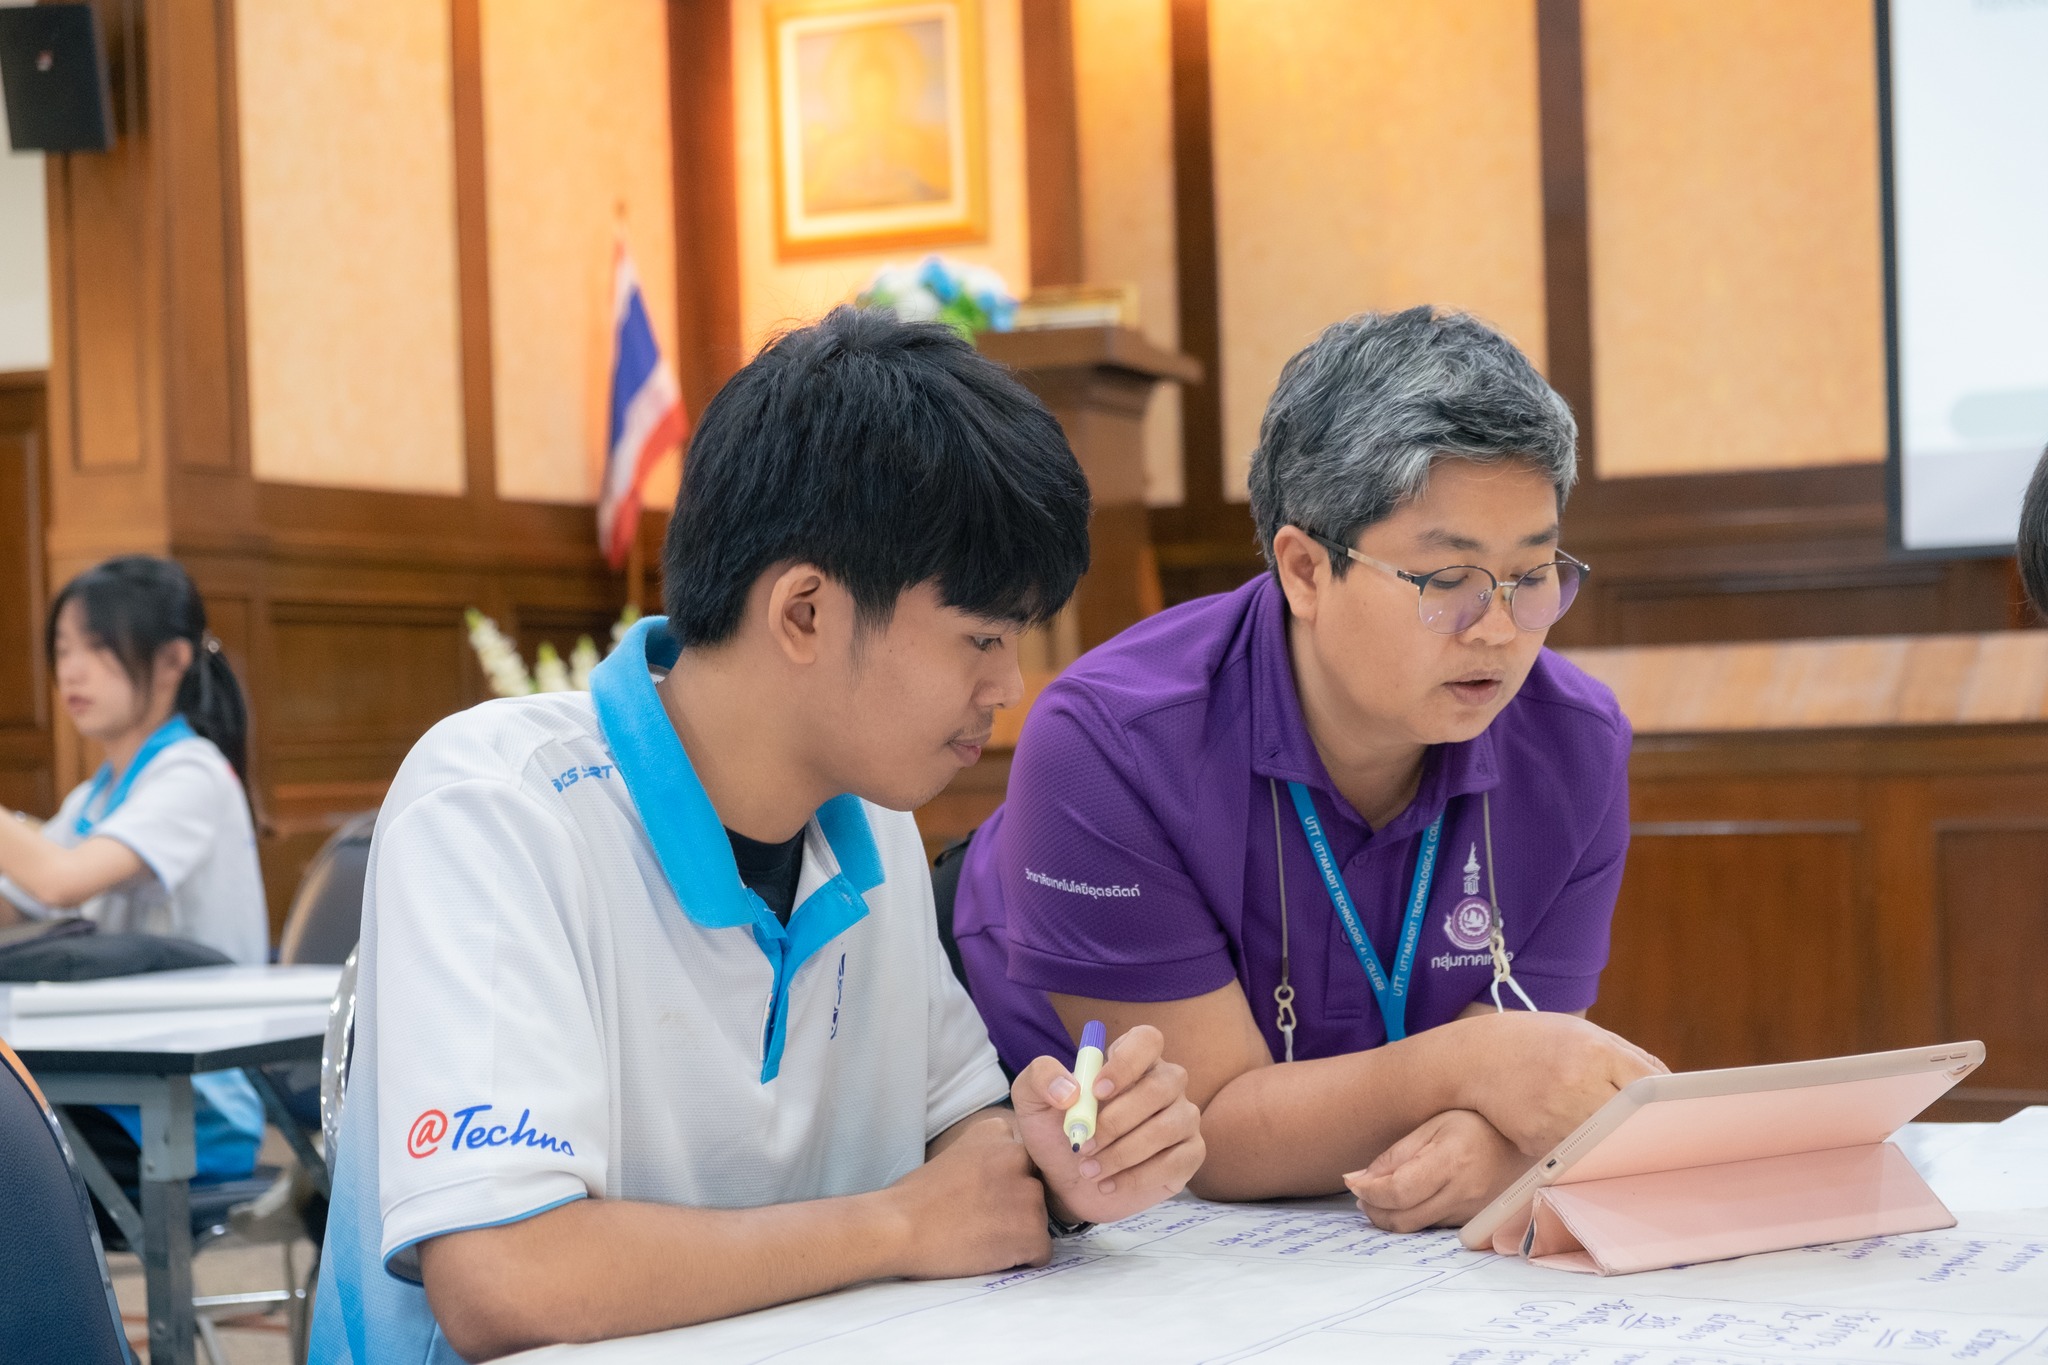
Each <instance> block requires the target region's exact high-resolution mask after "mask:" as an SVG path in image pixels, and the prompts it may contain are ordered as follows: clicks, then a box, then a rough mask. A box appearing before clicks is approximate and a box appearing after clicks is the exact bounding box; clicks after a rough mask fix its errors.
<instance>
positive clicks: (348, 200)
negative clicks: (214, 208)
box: [234, 0, 466, 493]
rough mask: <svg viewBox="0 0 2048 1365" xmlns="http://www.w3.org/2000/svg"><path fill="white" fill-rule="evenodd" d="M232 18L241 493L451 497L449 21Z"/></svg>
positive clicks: (455, 466) (403, 9) (455, 425)
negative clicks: (302, 488)
mask: <svg viewBox="0 0 2048 1365" xmlns="http://www.w3.org/2000/svg"><path fill="white" fill-rule="evenodd" d="M234 13H235V57H236V70H237V76H238V79H239V92H238V101H239V109H238V113H239V124H240V134H241V166H240V177H241V191H242V223H241V226H242V258H243V271H244V281H245V286H246V308H247V329H248V366H249V428H250V432H249V437H250V458H251V463H252V465H253V467H254V469H255V473H256V477H258V478H259V479H271V480H277V481H281V482H288V483H311V484H327V485H336V486H344V487H353V488H377V489H391V490H399V491H404V492H410V493H460V492H461V491H462V489H463V486H464V483H465V481H466V480H465V476H464V472H463V447H462V440H463V436H462V385H461V374H460V339H459V329H458V322H457V313H456V307H457V305H456V287H455V160H454V159H455V150H454V143H455V136H454V114H453V104H452V95H451V76H450V67H449V61H450V54H449V43H450V31H449V14H448V6H447V4H446V3H445V0H444V2H443V3H438V4H436V3H426V2H425V0H242V2H241V3H238V4H237V5H235V7H234Z"/></svg>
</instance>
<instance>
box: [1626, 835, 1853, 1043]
mask: <svg viewBox="0 0 2048 1365" xmlns="http://www.w3.org/2000/svg"><path fill="white" fill-rule="evenodd" d="M1859 833H1860V830H1859V829H1858V828H1857V827H1856V826H1854V825H1838V826H1834V827H1827V828H1821V829H1815V828H1813V827H1812V826H1810V825H1803V824H1800V823H1796V822H1771V821H1759V820H1736V821H1718V822H1697V823H1665V824H1646V825H1639V826H1638V827H1637V830H1636V833H1635V837H1634V840H1633V842H1632V843H1631V844H1630V847H1629V860H1628V872H1627V874H1626V876H1625V878H1624V880H1623V883H1622V891H1621V899H1620V902H1619V904H1618V905H1617V907H1616V910H1615V919H1614V941H1613V954H1612V956H1611V958H1610V959H1609V962H1608V968H1607V972H1606V974H1605V975H1604V976H1603V977H1602V978H1601V990H1600V1003H1599V1005H1598V1007H1597V1008H1596V1009H1595V1010H1594V1017H1595V1019H1597V1021H1598V1022H1599V1023H1601V1024H1603V1025H1605V1026H1606V1027H1608V1028H1611V1029H1614V1030H1615V1031H1616V1032H1618V1033H1621V1034H1623V1035H1624V1036H1626V1037H1629V1038H1632V1039H1634V1040H1635V1041H1636V1042H1638V1043H1640V1044H1642V1045H1643V1046H1644V1047H1646V1048H1648V1049H1649V1050H1650V1051H1651V1052H1654V1053H1656V1054H1657V1055H1658V1056H1659V1057H1661V1058H1663V1059H1664V1061H1665V1062H1666V1064H1668V1065H1669V1066H1671V1067H1672V1068H1673V1069H1674V1070H1681V1069H1683V1070H1691V1069H1695V1068H1699V1067H1704V1066H1746V1065H1752V1064H1755V1063H1760V1062H1784V1061H1794V1060H1797V1059H1799V1058H1801V1057H1825V1056H1832V1055H1838V1054H1841V1053H1845V1052H1853V1051H1855V1050H1856V1047H1857V1043H1858V1041H1859V1039H1860V1037H1861V1034H1862V1029H1861V1027H1860V1014H1861V998H1862V984H1863V982H1865V981H1866V980H1868V979H1869V974H1868V973H1867V972H1866V971H1865V970H1864V963H1863V959H1864V957H1865V956H1866V955H1867V954H1866V952H1865V949H1864V937H1865V936H1864V935H1863V933H1862V932H1861V930H1862V925H1863V919H1864V915H1863V907H1862V905H1861V904H1860V901H1861V897H1860V896H1859V894H1858V889H1859V888H1858V883H1859V871H1858V867H1857V837H1858V834H1859Z"/></svg>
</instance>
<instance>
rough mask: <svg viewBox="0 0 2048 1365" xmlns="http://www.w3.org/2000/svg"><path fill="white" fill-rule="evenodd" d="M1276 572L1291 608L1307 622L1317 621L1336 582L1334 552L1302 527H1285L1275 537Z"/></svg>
mask: <svg viewBox="0 0 2048 1365" xmlns="http://www.w3.org/2000/svg"><path fill="white" fill-rule="evenodd" d="M1273 569H1274V572H1275V573H1277V574H1278V575H1279V578H1280V591H1281V592H1283V593H1285V594H1287V607H1288V610H1290V611H1292V612H1293V613H1294V614H1295V615H1296V616H1298V617H1300V618H1301V619H1302V620H1304V621H1313V620H1315V619H1316V610H1317V608H1318V607H1319V606H1320V605H1321V603H1322V599H1323V595H1324V594H1325V593H1327V592H1329V590H1330V585H1331V584H1332V583H1333V582H1334V581H1335V580H1334V579H1332V577H1331V576H1330V552H1329V551H1328V550H1325V549H1324V548H1323V547H1322V546H1321V545H1319V544H1317V543H1316V541H1315V538H1314V537H1312V536H1310V535H1309V533H1308V532H1306V531H1304V530H1302V529H1301V528H1300V527H1299V526H1283V527H1281V528H1280V529H1279V531H1278V532H1277V533H1275V535H1274V536H1273Z"/></svg>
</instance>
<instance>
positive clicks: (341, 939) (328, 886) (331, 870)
mask: <svg viewBox="0 0 2048 1365" xmlns="http://www.w3.org/2000/svg"><path fill="white" fill-rule="evenodd" d="M376 827H377V812H375V811H373V810H368V811H363V812H362V813H361V814H358V815H351V816H350V817H349V818H348V820H347V821H346V822H345V823H343V825H342V826H341V828H340V829H337V830H336V831H334V833H333V834H332V835H330V836H329V837H328V840H327V842H326V843H324V844H322V845H320V851H319V852H318V853H315V854H314V855H313V861H311V862H310V863H307V864H306V870H305V871H304V872H303V873H301V874H300V876H299V889H298V890H297V891H296V892H295V893H293V895H292V908H291V910H290V911H289V912H288V913H287V914H286V915H285V917H284V932H283V933H282V934H281V935H279V936H278V941H277V960H278V961H279V962H283V963H287V964H298V963H306V962H318V963H324V964H327V965H329V966H340V965H341V963H342V962H344V961H345V960H347V958H348V955H349V952H350V950H351V949H353V948H354V947H355V946H356V940H357V939H358V938H359V937H361V936H362V932H363V882H364V880H365V878H366V875H367V873H368V871H369V866H370V834H371V832H372V831H373V830H375V829H376ZM316 1122H317V1120H316Z"/></svg>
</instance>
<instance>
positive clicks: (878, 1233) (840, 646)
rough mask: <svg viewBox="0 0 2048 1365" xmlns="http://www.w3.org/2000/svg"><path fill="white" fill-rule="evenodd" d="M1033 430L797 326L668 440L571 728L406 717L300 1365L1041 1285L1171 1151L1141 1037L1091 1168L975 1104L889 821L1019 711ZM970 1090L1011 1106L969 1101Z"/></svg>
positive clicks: (1159, 1188)
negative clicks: (670, 498) (1054, 1261)
mask: <svg viewBox="0 0 2048 1365" xmlns="http://www.w3.org/2000/svg"><path fill="white" fill-rule="evenodd" d="M1087 519H1088V491H1087V485H1086V483H1085V481H1084V480H1083V478H1082V475H1081V471H1080V468H1079V466H1078V465H1077V463H1076V462H1075V460H1074V457H1073V454H1072V452H1071V451H1070V450H1069V449H1068V447H1067V444H1066V441H1065V439H1064V438H1063V437H1062V436H1061V434H1060V431H1059V428H1058V426H1057V424H1055V423H1054V422H1053V420H1052V418H1051V416H1050V415H1049V414H1048V413H1047V412H1046V411H1045V409H1044V408H1043V406H1042V405H1040V404H1039V403H1038V402H1037V400H1035V399H1034V398H1032V397H1031V396H1030V395H1029V394H1028V393H1026V392H1025V391H1024V390H1023V389H1022V388H1021V387H1020V386H1018V385H1017V384H1016V382H1015V381H1014V380H1012V379H1011V378H1009V376H1008V375H1007V374H1005V373H1004V372H1003V371H1001V370H1000V369H998V368H997V367H995V366H994V365H992V364H990V363H988V362H987V361H985V360H983V359H982V358H981V357H980V356H978V355H977V354H975V352H974V351H973V350H972V349H971V348H970V347H968V346H966V345H965V344H964V343H962V342H960V341H959V340H957V339H956V338H954V337H953V336H952V335H951V334H950V333H948V332H946V331H944V330H943V329H939V328H933V327H912V326H906V325H903V324H899V323H896V322H893V321H889V320H886V319H883V318H880V317H877V316H874V315H870V314H859V313H854V312H851V311H848V310H840V311H839V312H836V313H834V314H832V315H831V316H830V317H828V318H826V319H825V320H824V321H823V322H821V323H819V324H817V325H815V326H813V327H808V328H805V329H802V330H800V331H796V332H793V333H791V334H790V335H788V336H787V337H785V338H783V339H782V340H781V341H779V342H777V343H776V344H774V345H773V346H771V347H769V348H768V349H766V350H765V351H763V352H762V353H761V355H759V356H758V357H756V358H755V360H754V361H753V362H752V363H751V364H749V365H748V366H747V367H746V368H745V369H744V370H742V371H741V372H740V373H739V374H738V375H737V376H735V378H734V379H733V380H732V382H731V383H729V384H728V385H727V386H726V387H725V389H724V390H722V391H721V392H720V393H719V395H718V396H717V397H716V398H715V399H714V400H713V401H712V402H711V404H710V405H709V407H708V408H707V409H706V411H705V413H704V416H703V420H702V422H701V424H700V426H699V429H698V432H697V435H696V437H695V439H694V440H693V442H692V444H691V449H690V456H689V460H688V463H687V466H686V473H685V478H684V483H683V489H682V493H681V495H680V497H679V498H678V500H677V505H676V514H675V518H674V520H673V522H672V523H671V526H670V531H669V537H668V544H667V548H666V550H665V553H664V560H663V569H664V581H665V589H664V590H665V595H666V602H667V606H668V610H669V616H668V617H667V619H666V621H663V620H660V619H652V620H648V621H644V622H642V623H640V625H638V626H637V627H636V628H635V629H634V630H633V631H632V632H631V633H630V634H629V635H628V636H627V638H626V640H625V642H624V643H623V645H622V646H621V647H620V649H619V650H618V651H617V652H616V653H615V654H614V655H613V656H612V657H611V658H610V659H608V660H606V661H605V663H604V664H603V665H601V666H600V668H599V669H598V671H597V675H596V677H595V678H594V679H593V683H592V689H591V693H590V695H589V696H587V697H586V696H584V695H582V694H575V693H557V694H552V695H547V696H536V697H529V698H520V699H517V700H511V701H494V702H489V703H486V704H485V705H483V706H479V707H476V708H474V709H473V710H470V711H467V712H464V713H462V714H460V715H457V716H453V717H451V718H449V719H448V720H446V721H443V722H442V723H441V724H440V725H438V726H436V727H435V728H434V729H433V730H432V731H431V732H430V733H429V734H428V735H427V736H426V738H424V739H423V740H421V741H420V743H419V745H418V746H417V747H416V748H414V750H413V752H412V754H411V755H410V756H409V757H408V758H407V759H406V761H405V765H404V766H403V767H402V768H401V769H400V771H399V774H398V777H397V779H396V781H395V782H394V783H393V785H392V788H391V793H390V795H389V796H388V797H387V798H386V800H385V803H384V808H383V811H382V813H381V814H380V816H379V818H378V823H377V833H376V841H375V843H374V844H373V845H372V849H371V859H370V874H369V887H368V890H367V892H366V893H365V898H364V915H363V939H362V950H361V954H362V955H361V979H360V984H359V988H358V995H357V1007H356V1008H357V1014H356V1052H355V1061H354V1070H353V1074H352V1075H351V1077H350V1083H349V1090H348V1096H347V1102H346V1104H345V1105H344V1107H343V1113H342V1130H341V1138H340V1143H339V1162H338V1169H337V1173H336V1188H335V1195H334V1204H333V1211H332V1215H331V1218H330V1221H329V1224H328V1232H327V1243H326V1248H325V1259H324V1261H323V1265H322V1279H321V1286H320V1295H319V1301H318V1308H317V1310H316V1315H315V1322H314V1339H313V1357H314V1359H316V1360H320V1361H335V1360H352V1361H355V1362H359V1363H361V1362H370V1361H385V1360H393V1361H403V1362H406V1365H415V1363H416V1362H423V1361H432V1362H439V1361H447V1360H453V1359H454V1358H456V1356H458V1355H459V1356H462V1357H464V1358H467V1359H472V1360H475V1359H484V1358H488V1357H491V1356H496V1355H501V1354H504V1353H506V1352H509V1351H513V1350H517V1349H522V1348H525V1347H530V1346H537V1345H540V1344H543V1343H547V1342H557V1341H574V1340H591V1339H598V1338H604V1337H612V1336H622V1335H628V1334H633V1333H640V1332H647V1331H653V1330H656V1329H659V1328H663V1327H669V1326H675V1325H680V1324H685V1323H691V1322H701V1321H705V1320H709V1319H713V1318H719V1317H724V1316H728V1315H731V1314H734V1313H740V1312H745V1311H748V1310H750V1309H755V1308H760V1307H763V1306H766V1305H769V1304H774V1303H779V1302H783V1301H786V1300H790V1299H796V1298H801V1297H804V1296H807V1295H811V1294H818V1293H822V1292H825V1291H827V1290H831V1289H834V1288H838V1287H840V1286H843V1285H847V1284H852V1283H857V1282H859V1281H862V1280H868V1279H876V1278H883V1277H889V1276H916V1277H934V1276H951V1275H970V1274H980V1273H985V1272H990V1271H996V1270H1001V1269H1006V1268H1008V1267H1011V1266H1015V1265H1020V1264H1028V1263H1037V1262H1041V1261H1043V1260H1044V1259H1045V1258H1046V1257H1047V1256H1048V1255H1049V1254H1050V1240H1049V1236H1050V1234H1049V1228H1048V1221H1049V1219H1050V1220H1052V1221H1053V1222H1055V1223H1057V1224H1061V1225H1064V1224H1068V1223H1075V1222H1082V1221H1107V1220H1110V1219H1114V1218H1121V1217H1125V1216H1127V1215H1129V1214H1131V1213H1134V1212H1137V1211H1138V1210H1140V1209H1143V1208H1146V1207H1148V1206H1150V1205H1151V1204H1153V1203H1155V1202H1157V1201H1158V1200H1160V1199H1163V1198H1166V1197H1167V1196H1169V1195H1171V1194H1173V1193H1174V1192H1176V1191H1177V1190H1179V1189H1180V1188H1181V1187H1182V1186H1183V1185H1184V1184H1185V1183H1186V1182H1187V1180H1188V1178H1189V1177H1190V1176H1191V1175H1192V1174H1193V1173H1194V1170H1195V1168H1196V1167H1197V1166H1198V1165H1199V1164H1200V1161H1201V1156H1202V1147H1201V1139H1200V1136H1199V1134H1198V1132H1197V1124H1198V1116H1197V1115H1196V1113H1195V1110H1194V1108H1193V1106H1192V1105H1190V1104H1189V1103H1188V1102H1187V1100H1186V1099H1185V1097H1184V1096H1183V1095H1182V1093H1181V1092H1182V1089H1183V1087H1184V1082H1185V1077H1184V1075H1183V1073H1182V1072H1181V1071H1180V1070H1179V1068H1177V1067H1174V1066H1172V1065H1171V1064H1168V1063H1164V1062H1162V1061H1161V1060H1160V1048H1161V1040H1160V1037H1159V1035H1158V1033H1157V1032H1156V1031H1155V1030H1152V1029H1150V1028H1145V1029H1138V1030H1133V1031H1132V1032H1131V1033H1128V1034H1126V1035H1124V1036H1123V1037H1122V1038H1120V1039H1118V1040H1117V1042H1116V1043H1115V1044H1114V1045H1113V1046H1112V1047H1111V1049H1110V1053H1109V1060H1108V1064H1107V1067H1106V1069H1105V1071H1104V1076H1105V1078H1106V1080H1107V1084H1103V1083H1098V1085H1097V1093H1098V1094H1103V1095H1105V1098H1104V1100H1103V1103H1102V1108H1101V1117H1100V1120H1099V1123H1098V1128H1097V1137H1096V1138H1095V1140H1094V1142H1093V1143H1091V1144H1089V1145H1088V1146H1087V1147H1085V1148H1084V1149H1083V1150H1082V1151H1081V1152H1080V1153H1075V1152H1073V1151H1071V1150H1070V1149H1069V1147H1068V1145H1067V1143H1066V1140H1065V1138H1064V1136H1063V1135H1062V1134H1061V1132H1060V1117H1061V1111H1062V1110H1063V1109H1064V1107H1065V1106H1066V1105H1067V1104H1068V1103H1070V1102H1071V1101H1072V1099H1073V1098H1074V1096H1075V1094H1076V1093H1077V1092H1076V1089H1075V1083H1074V1081H1073V1079H1072V1077H1071V1076H1070V1075H1069V1074H1068V1072H1067V1070H1066V1068H1065V1067H1064V1066H1063V1065H1062V1063H1061V1061H1060V1060H1057V1059H1053V1058H1047V1057H1041V1058H1039V1059H1038V1060H1037V1061H1035V1062H1034V1063H1032V1064H1031V1065H1030V1066H1029V1067H1028V1068H1027V1069H1026V1070H1025V1071H1024V1072H1023V1073H1022V1074H1021V1075H1019V1076H1018V1078H1017V1081H1016V1084H1015V1085H1014V1086H1007V1087H1006V1086H1005V1084H1004V1079H1003V1073H1002V1071H1001V1070H1000V1069H999V1067H998V1066H997V1063H996V1058H995V1053H994V1051H993V1050H992V1049H991V1047H990V1046H989V1042H988V1037H987V1034H986V1032H985V1030H984V1029H983V1027H982V1023H981V1020H980V1018H979V1017H978V1016H977V1015H976V1014H975V1012H974V1008H973V1006H972V1004H971V1003H970V1002H969V1001H968V998H967V995H966V993H965V992H964V991H962V990H961V988H960V986H959V985H958V983H957V982H956V981H955V980H954V979H953V976H952V974H951V972H950V970H949V968H948V965H947V961H946V957H945V954H944V952H943V950H942V948H941V947H940V944H939V942H938V940H937V936H936V932H935V926H934V922H933V913H932V901H931V886H930V881H929V875H928V872H927V870H926V866H925V862H924V856H923V851H922V847H921V844H920V842H919V839H918V834H917V828H916V826H915V824H914V822H913V821H912V819H911V817H910V816H909V815H907V814H903V813H901V812H904V811H907V810H909V809H911V808H913V807H915V806H917V805H918V804H920V803H921V802H922V801H924V800H926V799H928V798H929V797H931V796H932V795H934V794H936V793H937V792H938V790H939V789H940V788H941V787H943V786H944V785H945V784H946V782H947V780H948V779H950V778H951V776H952V775H953V774H954V773H955V772H957V771H958V770H959V769H960V768H961V767H963V766H965V765H966V764H969V763H972V762H973V761H974V760H975V759H976V758H977V757H978V756H979V754H980V749H981V745H982V744H983V742H985V741H986V740H987V738H988V734H989V728H990V724H991V719H992V715H993V712H994V710H995V708H997V707H999V706H1005V705H1010V704H1013V703H1014V702H1016V701H1017V700H1018V698H1019V695H1020V692H1021V682H1020V679H1019V676H1018V671H1017V665H1016V659H1015V651H1014V644H1015V640H1016V636H1017V633H1018V631H1019V630H1020V629H1021V628H1022V627H1024V626H1025V625H1026V624H1028V623H1030V622H1033V621H1038V620H1042V619H1044V618H1046V617H1047V616H1049V615H1050V614H1051V613H1053V612H1055V611H1057V610H1058V609H1059V607H1060V606H1061V605H1062V604H1063V603H1064V602H1065V601H1066V599H1067V598H1068V596H1069V595H1070V594H1071V592H1072V591H1073V587H1074V584H1075V582H1076V580H1077V579H1078V577H1079V575H1080V573H1081V571H1082V570H1083V569H1084V568H1085V567H1086V564H1087V553H1088V552H1087ZM1006 1098H1007V1100H1008V1101H1009V1102H1010V1103H1011V1105H1013V1107H1012V1108H994V1109H992V1107H993V1106H998V1105H1001V1104H1003V1103H1004V1102H1005V1100H1006Z"/></svg>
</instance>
